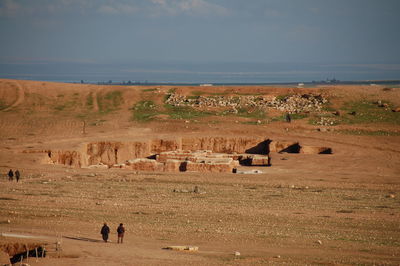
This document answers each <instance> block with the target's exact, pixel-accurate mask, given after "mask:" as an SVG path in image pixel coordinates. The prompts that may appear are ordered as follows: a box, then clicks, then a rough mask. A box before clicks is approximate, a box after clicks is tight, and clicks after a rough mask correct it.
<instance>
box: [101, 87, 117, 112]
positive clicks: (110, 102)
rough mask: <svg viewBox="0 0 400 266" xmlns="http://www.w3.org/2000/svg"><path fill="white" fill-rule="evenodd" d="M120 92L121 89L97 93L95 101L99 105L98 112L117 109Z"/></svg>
mask: <svg viewBox="0 0 400 266" xmlns="http://www.w3.org/2000/svg"><path fill="white" fill-rule="evenodd" d="M122 101H123V98H122V92H121V91H110V92H108V93H106V94H105V95H100V94H98V95H97V102H98V105H99V111H100V113H103V114H104V113H109V112H112V111H115V110H117V109H118V107H119V106H120V105H121V104H122Z"/></svg>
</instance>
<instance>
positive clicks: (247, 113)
mask: <svg viewBox="0 0 400 266" xmlns="http://www.w3.org/2000/svg"><path fill="white" fill-rule="evenodd" d="M236 115H237V116H240V117H246V118H254V119H265V118H266V117H267V114H266V112H265V111H264V110H262V109H260V108H255V109H249V108H239V109H238V113H237V114H236Z"/></svg>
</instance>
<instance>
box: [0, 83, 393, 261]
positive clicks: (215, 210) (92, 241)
mask: <svg viewBox="0 0 400 266" xmlns="http://www.w3.org/2000/svg"><path fill="white" fill-rule="evenodd" d="M399 107H400V86H381V85H373V86H372V85H359V86H358V85H326V84H325V85H316V86H312V87H304V88H297V87H279V86H210V87H199V86H112V85H91V84H68V83H52V82H39V81H21V80H5V79H4V80H0V173H1V175H0V233H1V234H2V235H1V236H0V247H1V248H2V249H1V251H0V252H2V253H1V255H2V256H0V258H1V259H2V260H1V261H0V265H1V263H6V262H4V261H5V260H7V259H8V258H7V257H8V256H12V255H15V254H17V253H18V252H25V251H26V249H24V247H25V246H27V245H28V244H29V245H33V246H34V245H35V243H37V244H38V245H41V246H43V247H45V248H46V250H47V251H48V252H47V256H46V257H45V258H38V259H37V258H35V257H29V258H28V259H26V258H24V260H23V262H24V263H28V264H29V265H284V264H285V265H399V264H400V163H399V162H400V112H398V111H399V109H398V108H399ZM287 113H290V115H291V122H290V123H288V122H286V121H285V119H286V117H285V115H286V114H287ZM267 140H268V142H265V143H270V144H271V145H272V144H274V145H275V144H276V143H292V144H293V143H295V144H296V145H297V147H300V150H297V151H291V150H290V149H289V150H284V149H277V146H271V145H270V146H268V145H267V144H265V143H264V142H263V141H267ZM261 143H264V144H265V145H267V146H265V147H264V146H262V145H261ZM194 144H196V145H197V144H198V146H196V145H194ZM264 144H263V145H264ZM249 145H250V146H249ZM260 145H261V146H260ZM252 146H256V147H262V149H261V150H260V151H256V152H255V153H260V154H262V155H264V156H270V159H271V166H265V165H258V166H249V165H244V164H240V165H237V170H240V171H239V172H237V173H232V172H229V171H218V172H217V171H208V170H201V171H179V170H178V171H166V170H165V169H166V168H159V169H158V168H157V169H151V168H149V169H147V168H134V166H130V165H129V164H125V162H126V161H128V160H129V159H139V158H147V157H148V158H153V157H154V158H155V156H157V155H159V154H160V153H162V152H168V151H171V149H181V148H182V149H183V147H186V148H187V147H189V148H190V149H191V150H192V151H195V150H196V147H198V148H199V150H204V149H207V150H211V149H212V150H213V152H216V153H225V154H236V153H237V154H239V153H243V152H244V151H245V150H251V149H250V148H253V147H252ZM306 147H308V148H307V149H306ZM310 147H311V149H309V148H310ZM312 147H326V148H329V149H330V152H329V153H328V154H319V153H318V152H313V151H314V150H313V149H312ZM306 151H311V152H306ZM250 153H251V152H250ZM221 156H222V155H221ZM229 156H230V155H229ZM148 160H150V159H148ZM10 169H13V170H14V171H15V170H17V169H18V170H19V171H20V172H21V180H20V181H19V182H18V183H17V182H16V181H15V178H14V180H13V181H12V182H11V181H8V176H7V173H8V171H9V170H10ZM163 169H164V170H163ZM210 169H213V168H212V167H211V168H210ZM229 169H231V168H229ZM254 170H258V172H259V173H257V174H249V172H251V171H254ZM196 187H197V188H196ZM195 188H196V190H195ZM104 222H107V224H108V225H109V226H110V229H111V234H110V240H111V241H110V242H109V243H104V242H103V241H102V239H101V235H100V228H101V226H102V225H103V223H104ZM119 223H124V225H125V228H126V230H127V232H126V234H125V239H124V243H123V244H117V243H116V238H117V236H116V228H117V226H118V225H119ZM22 236H31V237H32V238H23V237H22ZM56 243H58V244H57V248H56ZM18 246H19V249H18ZM169 246H192V247H198V250H197V251H176V250H168V249H165V248H166V247H169ZM29 249H31V248H29ZM6 251H7V252H8V253H6ZM235 252H236V254H235ZM9 253H10V254H9ZM16 265H19V262H18V263H17V264H16Z"/></svg>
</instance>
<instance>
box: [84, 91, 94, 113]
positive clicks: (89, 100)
mask: <svg viewBox="0 0 400 266" xmlns="http://www.w3.org/2000/svg"><path fill="white" fill-rule="evenodd" d="M86 106H87V107H89V109H92V108H93V92H91V93H89V95H88V96H86Z"/></svg>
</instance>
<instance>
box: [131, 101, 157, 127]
mask: <svg viewBox="0 0 400 266" xmlns="http://www.w3.org/2000/svg"><path fill="white" fill-rule="evenodd" d="M157 109H158V108H157V106H156V105H155V104H154V102H153V101H140V102H138V103H136V104H135V105H134V106H133V107H132V108H131V110H132V111H133V120H135V121H138V122H148V121H151V120H153V119H154V116H156V115H157V114H159V113H160V112H159V111H158V110H157Z"/></svg>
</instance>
